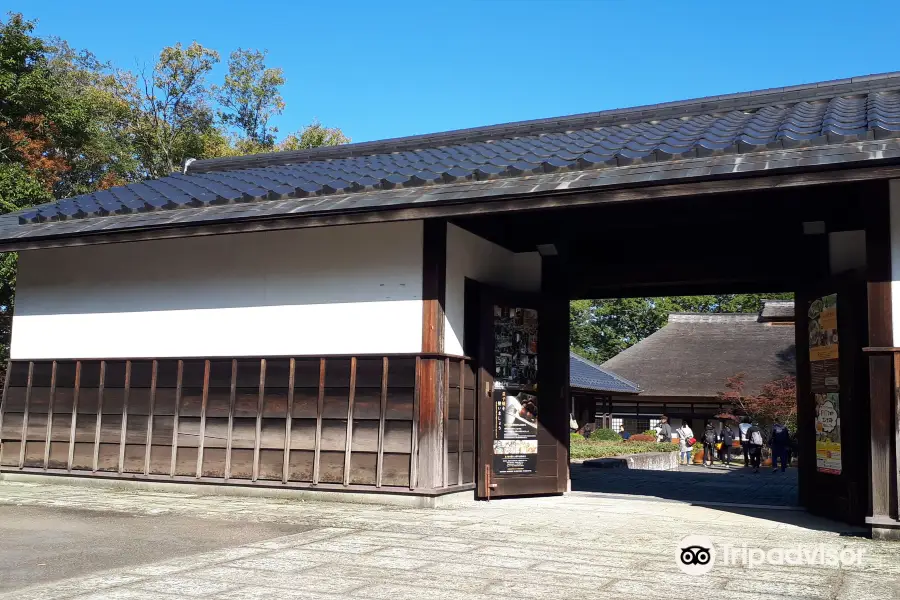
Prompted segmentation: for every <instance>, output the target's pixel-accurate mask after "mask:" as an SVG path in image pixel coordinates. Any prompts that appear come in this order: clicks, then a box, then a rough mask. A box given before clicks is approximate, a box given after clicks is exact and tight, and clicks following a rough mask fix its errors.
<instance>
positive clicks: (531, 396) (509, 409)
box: [476, 286, 568, 499]
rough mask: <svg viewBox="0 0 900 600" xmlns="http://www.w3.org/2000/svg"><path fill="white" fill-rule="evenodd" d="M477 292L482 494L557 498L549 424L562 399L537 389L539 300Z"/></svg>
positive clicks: (556, 457) (498, 292) (555, 443)
mask: <svg viewBox="0 0 900 600" xmlns="http://www.w3.org/2000/svg"><path fill="white" fill-rule="evenodd" d="M479 292H480V293H479V294H478V296H479V302H478V306H479V311H478V312H479V318H478V322H479V335H478V339H479V344H478V360H477V363H478V366H479V384H478V390H477V397H478V428H477V431H478V444H477V447H478V460H477V463H476V465H477V468H478V472H477V476H478V477H477V479H478V496H479V497H480V498H484V499H488V498H493V497H503V496H507V497H508V496H520V495H532V494H555V493H559V492H560V491H561V489H560V483H559V469H558V465H559V454H560V453H559V444H558V440H557V439H556V437H555V436H554V435H552V434H551V430H550V429H549V428H548V427H547V426H546V424H547V423H548V422H552V419H551V420H550V421H548V418H549V417H551V416H552V410H551V409H553V408H557V409H558V408H559V407H558V406H556V404H559V400H560V399H559V398H555V399H554V398H551V395H550V394H548V393H547V391H546V390H542V389H541V388H540V387H539V385H538V381H539V369H540V364H541V362H540V361H539V360H538V356H539V352H538V348H539V347H540V343H541V340H540V337H539V335H538V334H539V331H538V330H539V325H540V319H541V311H540V309H539V306H540V304H539V302H538V301H539V297H538V296H537V295H530V294H524V293H515V292H508V291H503V290H497V289H492V288H487V287H485V286H479ZM566 359H568V356H567V357H566ZM566 364H568V363H566ZM542 394H543V395H542ZM551 402H552V403H553V404H551ZM542 411H546V415H545V416H542Z"/></svg>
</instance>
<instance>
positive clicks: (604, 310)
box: [569, 294, 793, 362]
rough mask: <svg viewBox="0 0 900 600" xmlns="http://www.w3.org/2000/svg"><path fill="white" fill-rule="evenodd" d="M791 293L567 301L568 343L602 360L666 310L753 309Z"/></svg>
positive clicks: (658, 322) (661, 321)
mask: <svg viewBox="0 0 900 600" xmlns="http://www.w3.org/2000/svg"><path fill="white" fill-rule="evenodd" d="M766 298H768V299H791V298H793V295H792V294H721V295H717V296H668V297H652V298H618V299H611V300H576V301H574V302H572V303H570V305H569V345H570V347H571V348H572V349H573V350H574V351H575V352H577V353H579V354H581V355H582V356H584V357H585V358H588V359H590V360H593V361H596V362H604V361H607V360H609V359H610V358H612V357H613V356H615V355H616V354H618V353H619V352H622V351H623V350H625V349H627V348H629V347H631V346H633V345H634V344H636V343H638V342H639V341H641V340H642V339H644V338H645V337H647V336H649V335H651V334H653V333H655V332H656V331H658V330H659V329H660V328H661V327H663V326H664V325H665V324H666V322H667V321H668V316H669V313H673V312H703V313H756V312H759V310H760V308H762V301H763V299H766Z"/></svg>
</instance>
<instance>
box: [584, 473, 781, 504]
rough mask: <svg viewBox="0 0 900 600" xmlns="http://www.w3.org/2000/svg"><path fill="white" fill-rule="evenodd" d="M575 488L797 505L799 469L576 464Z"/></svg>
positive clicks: (698, 500) (691, 499)
mask: <svg viewBox="0 0 900 600" xmlns="http://www.w3.org/2000/svg"><path fill="white" fill-rule="evenodd" d="M572 490H573V491H578V492H600V493H606V494H623V495H638V496H652V497H655V498H663V499H667V500H679V501H682V502H693V503H698V504H699V503H704V502H709V503H720V502H730V503H738V504H760V505H773V506H796V505H797V502H798V500H797V469H788V470H787V471H785V472H784V473H781V472H780V471H779V472H777V473H773V472H772V470H771V469H762V470H761V471H760V472H759V473H753V472H752V470H751V469H746V468H743V467H740V466H737V465H735V466H731V467H726V466H725V465H720V464H718V463H717V464H715V465H713V466H712V467H703V466H701V465H689V466H681V467H679V470H678V471H636V470H631V469H621V468H620V469H596V468H588V467H582V466H581V465H572Z"/></svg>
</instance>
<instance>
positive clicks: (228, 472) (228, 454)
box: [225, 359, 237, 481]
mask: <svg viewBox="0 0 900 600" xmlns="http://www.w3.org/2000/svg"><path fill="white" fill-rule="evenodd" d="M229 394H230V395H229V399H228V434H227V435H226V440H225V481H228V479H229V478H230V477H231V446H232V443H231V438H232V436H233V434H234V403H235V399H236V397H237V359H232V360H231V390H230V392H229Z"/></svg>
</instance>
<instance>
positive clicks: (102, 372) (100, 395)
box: [92, 360, 106, 473]
mask: <svg viewBox="0 0 900 600" xmlns="http://www.w3.org/2000/svg"><path fill="white" fill-rule="evenodd" d="M105 383H106V361H105V360H101V361H100V385H99V387H98V388H97V421H96V428H95V430H94V458H93V463H92V464H93V467H92V470H93V472H94V473H96V472H97V471H98V470H99V468H100V433H101V432H102V428H103V388H104V385H105Z"/></svg>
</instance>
